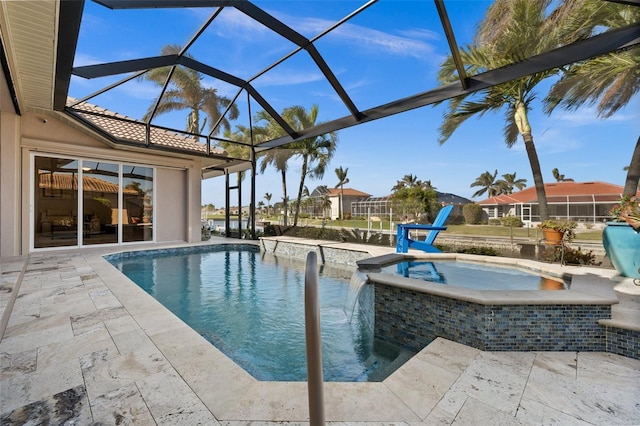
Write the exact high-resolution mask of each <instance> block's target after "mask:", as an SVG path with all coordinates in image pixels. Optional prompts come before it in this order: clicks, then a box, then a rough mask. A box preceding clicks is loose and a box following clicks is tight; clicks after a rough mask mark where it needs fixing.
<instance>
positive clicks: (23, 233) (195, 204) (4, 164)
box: [0, 111, 202, 256]
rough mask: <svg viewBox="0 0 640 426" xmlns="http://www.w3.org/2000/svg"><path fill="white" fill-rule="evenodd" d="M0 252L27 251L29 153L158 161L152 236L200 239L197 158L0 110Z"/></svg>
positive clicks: (164, 239) (61, 121)
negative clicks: (119, 145)
mask: <svg viewBox="0 0 640 426" xmlns="http://www.w3.org/2000/svg"><path fill="white" fill-rule="evenodd" d="M0 142H1V144H0V190H1V191H0V255H1V256H17V255H23V254H27V253H28V252H29V247H30V242H29V235H30V228H31V223H32V220H33V219H32V218H31V213H30V212H31V210H32V205H31V202H32V201H31V197H30V187H31V182H32V176H31V174H32V171H31V170H30V165H31V156H32V154H33V153H34V152H38V154H39V155H45V156H46V155H52V156H56V155H61V156H72V157H77V158H84V159H92V160H98V161H100V160H104V161H114V162H121V163H133V164H140V165H143V166H151V167H156V193H155V194H154V196H155V197H156V202H157V204H156V207H155V208H156V210H157V211H156V213H158V214H157V215H155V217H154V226H155V227H156V241H157V242H167V241H189V242H196V241H200V191H201V186H200V185H201V180H200V169H201V167H202V163H201V161H200V160H199V159H197V158H195V159H188V158H176V157H169V156H163V155H158V151H153V152H152V153H146V152H136V151H131V150H123V149H115V148H114V147H113V146H112V145H110V144H107V143H105V142H104V141H101V140H99V139H97V138H94V137H92V136H91V135H89V134H86V133H85V132H82V131H80V130H78V128H77V126H76V125H72V124H70V123H69V122H67V121H66V119H64V118H60V117H58V116H57V115H56V114H54V115H45V114H38V113H32V112H27V113H23V114H22V116H17V115H16V114H14V113H13V112H12V111H2V112H0Z"/></svg>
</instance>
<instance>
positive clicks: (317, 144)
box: [282, 105, 338, 226]
mask: <svg viewBox="0 0 640 426" xmlns="http://www.w3.org/2000/svg"><path fill="white" fill-rule="evenodd" d="M282 116H283V118H284V119H285V120H286V121H287V123H289V125H290V126H291V127H292V128H293V129H294V130H304V129H306V128H309V127H313V126H315V125H317V124H319V123H316V120H317V118H318V105H313V106H312V107H311V110H310V111H309V112H307V111H306V110H305V109H304V107H301V106H293V107H289V108H286V109H285V110H284V111H283V112H282ZM337 142H338V137H337V134H336V133H335V132H331V133H328V134H325V135H321V136H314V137H311V138H305V139H301V140H299V141H297V142H294V143H292V144H289V145H288V147H290V148H291V149H293V150H294V152H295V156H299V157H301V158H302V169H301V171H300V184H299V186H298V198H297V202H296V204H295V211H294V215H293V226H297V224H298V215H299V213H300V206H301V205H302V203H301V201H302V195H303V194H302V192H303V189H304V183H305V180H306V178H307V176H309V177H311V178H315V179H321V178H322V177H323V176H324V172H325V170H326V167H327V165H328V164H329V161H330V160H331V158H332V157H333V153H334V152H335V150H336V144H337Z"/></svg>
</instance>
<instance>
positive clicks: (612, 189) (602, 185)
mask: <svg viewBox="0 0 640 426" xmlns="http://www.w3.org/2000/svg"><path fill="white" fill-rule="evenodd" d="M544 188H545V192H546V194H547V203H548V205H549V217H550V218H551V219H569V220H575V221H577V222H583V223H589V224H600V225H601V226H604V222H606V221H607V220H608V219H609V218H610V216H609V214H608V212H609V210H611V208H612V207H613V206H614V205H615V204H617V202H618V201H619V200H620V197H621V196H622V191H623V187H622V186H619V185H614V184H611V183H606V182H554V183H546V184H545V185H544ZM638 195H639V196H640V191H639V192H638ZM478 204H480V205H481V206H482V209H483V210H484V211H485V213H486V214H487V216H488V217H489V219H492V218H500V217H503V216H517V217H519V218H520V219H522V221H523V222H525V223H527V224H530V225H533V224H535V223H538V222H540V214H539V210H538V197H537V195H536V190H535V187H530V188H527V189H524V190H522V191H519V192H516V193H513V194H503V195H498V196H495V197H491V198H487V199H486V200H482V201H479V202H478Z"/></svg>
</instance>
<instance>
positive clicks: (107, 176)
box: [82, 161, 120, 245]
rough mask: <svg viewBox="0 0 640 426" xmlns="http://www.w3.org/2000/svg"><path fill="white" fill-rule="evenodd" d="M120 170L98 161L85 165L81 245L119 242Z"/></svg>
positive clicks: (116, 165)
mask: <svg viewBox="0 0 640 426" xmlns="http://www.w3.org/2000/svg"><path fill="white" fill-rule="evenodd" d="M119 193H120V166H119V165H118V164H115V163H105V162H96V161H83V162H82V214H83V216H84V221H83V229H82V244H84V245H90V244H115V243H117V242H118V234H119V229H118V227H119V225H118V224H119V223H120V222H118V210H119V209H120V202H119V200H120V197H119V196H118V194H119Z"/></svg>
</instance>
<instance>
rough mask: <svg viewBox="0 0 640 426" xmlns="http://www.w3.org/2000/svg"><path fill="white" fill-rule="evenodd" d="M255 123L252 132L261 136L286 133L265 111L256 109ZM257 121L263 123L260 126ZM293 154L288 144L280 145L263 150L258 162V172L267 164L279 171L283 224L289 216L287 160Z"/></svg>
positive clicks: (275, 135)
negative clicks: (260, 159)
mask: <svg viewBox="0 0 640 426" xmlns="http://www.w3.org/2000/svg"><path fill="white" fill-rule="evenodd" d="M255 122H256V125H255V126H254V127H253V129H254V133H257V134H258V135H260V137H261V138H266V139H275V138H278V137H281V136H284V135H285V134H286V133H285V131H284V129H283V128H282V127H280V125H279V124H278V123H277V122H276V120H274V118H273V117H272V116H270V115H269V114H268V113H267V112H266V111H258V113H257V114H256V116H255ZM257 123H265V124H264V125H262V126H259V125H257ZM294 155H295V152H294V151H293V150H291V149H290V148H289V147H288V146H286V145H285V146H282V147H278V148H274V149H270V150H267V151H265V153H264V154H262V161H261V162H260V173H264V172H265V170H266V169H267V167H268V166H270V165H272V166H274V168H275V169H276V170H277V171H278V172H280V177H281V181H282V202H283V210H284V222H283V224H284V226H287V224H288V217H289V205H288V203H289V197H288V196H287V170H288V168H289V164H288V163H289V160H290V159H291V158H292V157H293V156H294Z"/></svg>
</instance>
